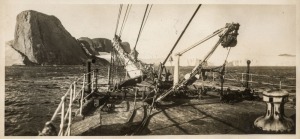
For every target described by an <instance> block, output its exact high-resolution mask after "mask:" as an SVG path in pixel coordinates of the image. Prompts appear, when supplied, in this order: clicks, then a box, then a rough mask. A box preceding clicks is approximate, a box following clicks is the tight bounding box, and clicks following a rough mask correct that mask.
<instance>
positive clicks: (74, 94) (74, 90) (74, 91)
mask: <svg viewBox="0 0 300 139" xmlns="http://www.w3.org/2000/svg"><path fill="white" fill-rule="evenodd" d="M73 87H74V89H73V97H72V101H74V99H75V96H76V82H74V85H73Z"/></svg>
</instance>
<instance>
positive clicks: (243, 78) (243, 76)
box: [224, 73, 296, 89]
mask: <svg viewBox="0 0 300 139" xmlns="http://www.w3.org/2000/svg"><path fill="white" fill-rule="evenodd" d="M235 74H237V75H241V78H240V79H238V78H235V77H233V76H232V73H227V74H225V76H224V79H225V80H229V81H237V82H241V83H246V82H248V83H250V84H252V83H254V84H262V85H271V86H278V87H279V88H280V89H281V88H282V87H287V88H295V87H296V86H294V85H284V84H283V83H284V82H286V81H287V80H296V78H285V77H278V76H270V75H261V74H253V73H235ZM228 75H229V76H230V77H231V78H230V77H229V78H227V77H228ZM226 76H227V77H226ZM247 76H248V77H249V78H248V81H247ZM257 78H264V79H270V78H273V79H277V81H278V82H277V83H274V82H273V83H271V82H270V80H268V81H255V80H256V79H257Z"/></svg>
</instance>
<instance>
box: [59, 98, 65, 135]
mask: <svg viewBox="0 0 300 139" xmlns="http://www.w3.org/2000/svg"><path fill="white" fill-rule="evenodd" d="M61 101H62V106H61V119H60V120H61V121H60V132H59V135H60V136H63V135H64V117H65V96H63V97H62V98H61Z"/></svg>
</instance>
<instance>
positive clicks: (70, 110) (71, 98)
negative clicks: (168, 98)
mask: <svg viewBox="0 0 300 139" xmlns="http://www.w3.org/2000/svg"><path fill="white" fill-rule="evenodd" d="M73 86H74V92H75V83H74V85H73ZM72 100H73V94H72V92H70V103H69V123H68V128H67V129H68V130H67V132H68V136H70V132H71V122H72Z"/></svg>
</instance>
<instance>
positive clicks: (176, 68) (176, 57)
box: [173, 55, 180, 85]
mask: <svg viewBox="0 0 300 139" xmlns="http://www.w3.org/2000/svg"><path fill="white" fill-rule="evenodd" d="M179 60H180V56H179V55H176V56H175V64H174V79H173V85H176V84H177V83H178V82H179V64H180V61H179Z"/></svg>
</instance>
